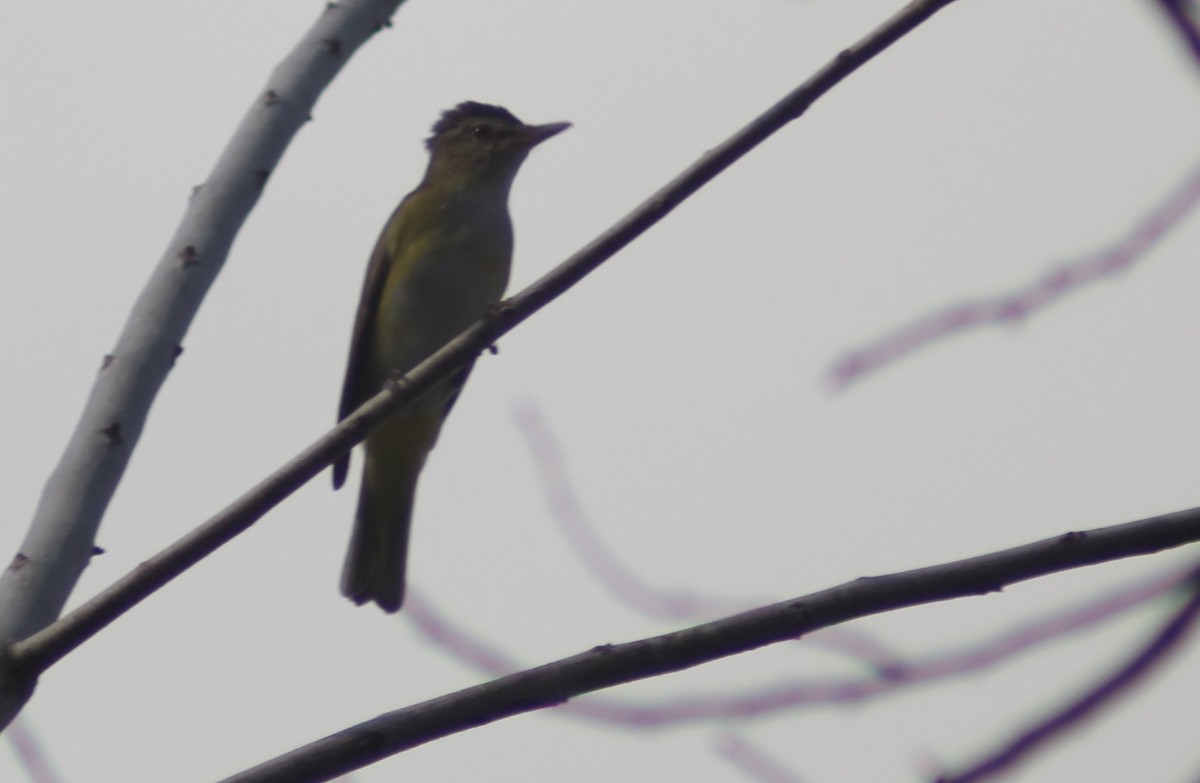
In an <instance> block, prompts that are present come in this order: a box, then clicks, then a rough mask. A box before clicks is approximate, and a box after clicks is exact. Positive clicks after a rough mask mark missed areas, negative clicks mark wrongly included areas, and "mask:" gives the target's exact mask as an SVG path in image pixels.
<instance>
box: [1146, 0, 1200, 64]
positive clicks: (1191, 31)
mask: <svg viewBox="0 0 1200 783" xmlns="http://www.w3.org/2000/svg"><path fill="white" fill-rule="evenodd" d="M1155 2H1156V3H1157V4H1158V7H1159V8H1160V9H1161V10H1162V12H1163V14H1165V15H1166V17H1167V19H1168V20H1169V21H1170V22H1171V24H1172V25H1174V27H1175V30H1176V32H1178V33H1179V37H1180V38H1182V39H1183V42H1184V43H1185V44H1187V47H1188V49H1189V50H1190V51H1191V53H1192V58H1193V59H1194V60H1195V61H1196V65H1198V66H1200V9H1197V7H1196V3H1195V0H1155Z"/></svg>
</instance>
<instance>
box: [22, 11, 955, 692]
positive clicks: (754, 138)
mask: <svg viewBox="0 0 1200 783" xmlns="http://www.w3.org/2000/svg"><path fill="white" fill-rule="evenodd" d="M951 2H953V0H917V1H916V2H912V3H910V4H909V5H908V6H907V7H906V8H905V9H904V10H902V11H901V12H900V13H898V14H896V15H895V16H893V17H892V18H891V19H890V20H888V21H887V22H885V23H884V24H883V25H881V26H880V27H878V28H877V29H876V30H874V31H873V32H871V33H869V34H868V35H867V36H866V37H864V38H863V39H862V40H860V41H859V42H858V43H856V44H854V45H853V46H851V47H850V48H848V49H846V50H844V51H842V52H841V53H840V54H839V55H838V56H837V57H836V58H834V60H833V61H832V62H830V63H829V64H828V65H826V66H825V67H823V68H822V69H821V70H819V71H818V72H817V73H816V74H814V75H813V76H812V77H810V78H809V79H807V80H806V81H805V82H804V83H803V84H801V85H800V86H799V87H797V88H796V89H795V90H793V91H792V92H791V93H789V94H788V95H787V96H786V97H785V98H783V100H781V101H779V102H778V103H776V104H775V105H774V106H772V107H771V108H769V109H768V110H767V111H766V112H764V113H763V114H761V115H759V116H758V117H757V118H756V119H754V120H753V121H752V122H751V123H750V124H749V125H747V126H746V127H745V128H743V129H742V130H740V131H738V132H737V133H736V134H734V135H733V136H732V137H730V138H729V139H728V140H727V141H725V142H724V143H722V144H721V145H719V146H717V147H716V148H714V149H712V150H711V151H710V152H708V153H707V154H705V155H704V156H703V157H701V158H700V159H699V160H698V161H697V162H696V163H694V164H693V165H692V166H691V167H689V168H688V169H687V170H685V171H684V172H683V173H682V174H680V175H679V176H677V177H675V178H674V179H673V180H671V181H670V182H669V183H668V184H667V185H666V186H664V187H663V188H661V189H660V190H659V191H658V192H656V193H655V194H654V195H652V196H651V197H650V198H649V199H647V200H646V201H644V202H642V204H641V205H639V206H638V207H637V208H636V209H634V211H632V212H631V213H629V214H628V215H627V216H625V217H624V218H623V219H621V220H620V221H618V222H617V223H616V224H615V225H614V226H613V227H612V228H610V229H608V230H607V231H605V232H604V233H603V234H601V235H600V236H599V237H597V238H596V239H594V240H593V241H592V242H591V243H589V244H588V245H586V246H585V247H584V248H583V249H581V250H579V251H578V252H576V253H575V254H574V255H572V256H571V257H570V258H568V259H567V260H566V261H564V262H562V263H561V264H559V265H558V266H557V267H555V268H554V269H553V270H551V271H550V272H549V273H547V274H546V275H545V276H543V277H542V278H541V279H540V280H538V281H536V282H534V283H533V284H532V285H530V286H529V287H528V288H526V289H525V290H523V291H521V292H520V293H519V294H517V295H516V296H514V297H512V298H511V299H508V300H506V301H505V302H503V303H502V304H501V306H500V307H499V308H498V309H497V311H496V312H495V313H493V314H492V315H491V316H490V317H489V318H487V319H485V320H483V321H479V322H478V323H476V324H475V325H473V326H472V327H471V328H469V329H467V330H466V331H465V332H463V333H462V334H460V335H459V336H458V337H457V338H455V339H454V340H452V341H450V342H449V343H447V344H446V345H445V346H444V347H443V348H442V349H441V350H439V351H438V352H437V353H435V354H434V355H433V356H431V357H429V359H427V360H426V361H424V362H422V363H421V364H420V365H419V366H418V367H417V368H416V369H414V370H413V371H412V372H410V373H409V374H408V375H406V376H405V377H404V378H402V379H400V380H398V381H395V382H393V383H390V384H388V387H387V388H386V389H384V390H383V391H382V392H380V393H379V394H378V395H376V396H375V397H373V398H372V399H371V400H369V401H368V402H367V403H366V404H365V405H363V406H362V407H361V408H360V409H359V410H358V411H356V412H355V414H354V415H352V416H351V417H349V418H348V419H347V420H345V421H344V422H343V423H342V424H341V425H339V426H338V427H337V428H335V429H334V430H332V431H331V432H330V433H329V434H327V435H325V436H324V437H323V438H322V439H321V440H319V441H317V442H316V443H314V444H313V445H312V446H310V447H309V448H308V449H307V450H305V452H304V453H303V454H301V455H300V456H298V457H296V458H295V459H293V460H292V461H291V462H290V463H288V465H287V466H285V467H284V468H283V469H281V470H279V471H277V472H276V473H275V474H273V475H272V476H270V477H268V478H267V479H266V480H264V481H263V482H261V483H260V484H259V485H258V486H257V487H255V488H254V489H252V490H251V491H250V492H248V493H247V494H245V495H243V496H242V497H241V498H240V499H239V500H237V501H235V502H234V503H233V504H232V505H230V506H229V507H228V508H226V509H225V510H224V511H222V512H221V513H220V514H218V515H217V516H216V517H214V518H213V519H211V520H210V521H209V522H206V523H205V524H204V526H202V527H201V528H199V529H197V530H196V531H195V532H193V533H192V534H190V535H188V536H186V537H185V538H183V539H181V540H180V541H179V542H177V543H176V544H174V545H172V546H171V547H170V548H169V549H167V550H165V551H163V552H162V553H160V554H158V555H156V556H155V557H154V558H152V559H151V560H148V561H147V562H145V563H143V564H142V566H141V567H139V568H138V569H137V570H135V571H134V572H133V573H131V574H130V575H128V576H126V577H125V578H124V579H122V580H121V581H120V582H118V583H117V584H115V585H113V586H112V587H111V588H109V589H108V590H106V591H105V592H104V593H102V594H101V595H100V596H98V597H96V598H95V599H93V600H91V601H89V602H88V603H87V604H85V605H83V606H82V607H80V608H79V609H77V610H75V611H74V612H72V613H71V615H70V616H68V617H65V618H63V620H61V621H59V622H58V623H56V624H55V625H54V626H52V627H50V628H47V629H46V630H45V631H43V632H42V633H39V634H38V635H37V636H36V637H34V638H31V639H28V640H27V641H26V642H24V643H22V644H20V645H17V646H15V647H14V649H13V654H14V659H13V663H14V664H15V665H17V666H23V667H26V670H27V671H31V672H38V671H41V670H43V669H44V668H45V667H47V666H49V665H50V664H52V663H53V662H54V661H56V660H58V659H59V658H61V657H62V656H63V655H65V654H67V653H68V652H70V651H71V650H72V649H74V648H75V647H76V646H78V645H79V644H81V643H82V642H83V641H85V640H86V639H88V638H90V637H91V636H92V635H94V634H95V633H96V632H98V631H99V630H100V629H101V628H103V627H104V626H105V625H107V624H108V623H110V622H112V621H113V620H114V619H116V618H117V617H119V616H120V615H121V614H123V613H124V612H125V611H127V610H128V609H129V608H130V607H132V606H134V605H135V604H136V603H137V602H139V601H141V600H142V599H143V598H145V597H146V596H147V595H150V594H151V593H152V592H154V591H155V590H157V589H158V588H159V587H161V586H162V585H164V584H166V583H167V582H168V581H170V580H171V579H173V578H174V577H175V576H178V575H179V574H180V573H182V572H183V571H184V570H186V569H187V568H188V567H190V566H191V565H193V564H195V563H196V562H198V561H199V560H200V559H201V558H202V557H204V556H205V555H207V554H208V553H210V552H212V551H213V550H214V549H216V548H217V547H219V546H220V545H221V544H223V543H225V542H226V541H228V540H230V539H231V538H233V537H234V536H236V535H237V534H238V533H240V532H242V531H243V530H245V529H246V528H248V527H249V526H250V525H251V524H253V523H254V522H255V521H256V520H257V519H258V518H260V517H261V516H262V515H263V514H265V513H266V512H267V511H268V510H270V509H271V508H272V507H274V506H275V505H276V504H278V503H279V502H280V501H281V500H283V499H284V498H285V497H287V496H288V495H289V494H291V493H292V492H294V491H295V490H296V489H297V488H298V487H300V486H301V485H302V484H304V482H306V481H307V480H308V479H310V478H312V477H313V476H314V475H316V474H317V473H318V472H320V470H321V469H322V468H324V467H325V466H327V465H329V464H330V463H332V462H333V460H334V459H336V458H337V457H338V456H340V455H342V454H344V453H345V452H346V451H347V450H348V449H349V448H351V447H352V446H353V445H354V444H356V443H359V442H361V441H362V440H363V439H364V438H365V437H366V435H367V432H368V431H369V429H370V427H371V425H373V424H376V423H378V422H380V421H382V420H383V419H384V418H386V417H387V416H388V415H389V414H391V413H394V412H395V411H397V410H399V409H400V408H401V407H402V406H403V405H405V404H407V403H409V402H411V401H412V400H414V399H416V398H417V397H418V396H420V395H421V394H422V393H423V392H425V391H426V390H427V389H429V388H430V387H431V386H433V384H435V383H437V382H438V381H439V380H441V379H442V378H445V377H447V376H448V375H450V374H451V373H452V372H454V371H455V370H457V369H458V368H459V367H462V366H463V365H464V364H466V363H467V362H469V361H471V360H472V359H474V358H475V356H477V355H478V354H479V353H480V352H482V351H483V350H485V349H486V348H487V347H488V346H490V345H492V344H493V343H494V342H495V340H496V339H497V338H499V337H500V336H501V335H504V334H506V333H508V332H509V331H510V330H512V329H513V328H515V327H516V325H517V324H519V323H521V322H522V321H524V320H525V319H527V318H529V317H530V316H531V315H533V314H534V313H535V312H537V311H538V310H540V309H541V308H542V307H544V306H545V305H546V304H548V303H549V302H551V301H552V300H554V299H555V298H557V297H558V296H560V295H561V294H562V293H563V292H565V291H566V290H567V289H569V288H571V287H572V286H573V285H575V284H576V283H578V282H579V281H580V280H582V279H583V278H584V277H585V276H586V275H587V274H588V273H590V272H591V271H593V270H594V269H595V268H596V267H598V266H599V265H600V264H602V263H604V261H606V260H608V259H609V258H611V257H612V256H613V255H614V254H615V253H616V252H617V251H619V250H620V249H621V248H623V247H625V246H626V245H628V244H629V243H630V242H632V241H633V240H634V239H635V238H637V237H638V236H640V235H641V234H642V233H644V232H645V231H646V230H647V229H649V228H650V227H651V226H653V225H654V224H655V223H657V222H658V221H659V220H661V219H662V218H663V217H665V216H666V215H667V214H668V213H670V212H671V210H673V209H674V208H675V207H676V206H678V205H679V204H680V203H682V202H683V200H684V199H686V198H687V197H688V196H690V195H691V194H692V193H695V192H696V191H697V190H698V189H700V188H701V187H702V186H703V185H704V184H706V183H707V182H709V181H710V180H711V179H712V178H713V177H715V176H717V175H718V174H720V173H721V172H722V171H724V170H725V169H726V168H728V167H729V166H730V165H732V164H733V163H734V162H736V161H737V160H738V159H739V158H741V157H742V156H743V155H745V154H746V153H747V152H749V151H750V150H751V149H753V148H754V147H755V146H757V145H758V144H759V143H761V142H762V141H763V140H765V139H766V138H767V137H769V136H770V135H771V134H772V133H774V132H775V131H777V130H779V129H780V128H782V127H783V126H784V125H786V124H787V123H788V122H790V121H791V120H793V119H795V118H797V117H799V116H800V115H801V114H803V113H804V112H805V111H806V110H807V109H808V107H809V106H810V105H812V103H813V102H814V101H815V100H817V99H818V98H819V97H821V96H822V95H824V94H825V93H826V92H828V91H829V90H830V89H831V88H833V87H834V86H835V85H837V84H838V83H839V82H841V81H842V80H843V79H845V78H846V77H847V76H849V75H850V74H851V73H853V72H854V71H856V70H857V69H858V68H859V67H861V66H862V65H863V64H865V63H866V62H868V61H869V60H870V59H871V58H873V57H874V56H875V55H877V54H879V53H880V52H882V51H883V50H884V49H886V48H887V47H888V46H890V45H891V44H893V43H895V42H896V41H897V40H899V39H900V38H902V37H903V36H904V35H905V34H907V33H908V32H910V31H911V30H913V29H915V28H916V27H917V26H918V25H919V24H921V23H922V22H923V21H925V20H926V19H928V18H929V17H931V16H932V15H933V14H934V13H935V12H937V11H938V10H940V9H941V8H943V7H945V6H947V5H949V4H950V3H951Z"/></svg>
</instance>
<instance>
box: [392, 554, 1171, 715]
mask: <svg viewBox="0 0 1200 783" xmlns="http://www.w3.org/2000/svg"><path fill="white" fill-rule="evenodd" d="M1192 571H1193V567H1192V566H1188V567H1187V568H1186V569H1182V570H1175V571H1172V572H1170V573H1167V574H1159V575H1156V576H1154V577H1153V578H1151V579H1148V580H1145V581H1143V582H1138V583H1135V584H1132V585H1125V586H1123V587H1121V588H1119V589H1117V590H1113V591H1111V592H1108V593H1105V594H1103V595H1099V596H1094V597H1091V598H1089V599H1088V600H1086V601H1084V602H1082V603H1080V604H1077V605H1072V606H1070V607H1067V608H1066V609H1063V610H1060V611H1056V612H1053V613H1051V614H1048V615H1046V616H1044V617H1039V618H1037V619H1035V620H1031V621H1027V622H1024V623H1020V624H1018V625H1016V626H1015V627H1012V628H1007V629H1004V630H1003V631H999V632H997V633H995V634H992V635H991V636H990V637H988V638H984V639H982V640H977V641H972V643H971V644H969V645H967V646H966V647H963V648H960V649H951V650H943V651H940V652H937V653H934V654H931V655H925V656H922V657H917V658H913V659H910V660H904V659H901V658H899V657H896V658H894V659H892V660H891V661H890V662H889V664H888V665H886V666H881V667H879V668H878V669H876V671H875V672H874V674H872V675H871V676H867V677H863V676H857V677H846V678H842V679H825V680H790V679H785V678H783V677H780V678H778V679H776V680H773V681H771V682H770V683H768V684H767V685H765V686H755V687H752V688H745V689H741V690H739V691H738V692H737V693H734V694H732V695H728V694H719V695H711V694H710V695H703V694H698V695H689V696H685V697H681V698H665V699H656V700H654V701H653V702H651V703H630V702H629V701H627V700H620V701H617V700H615V699H604V698H602V697H599V696H597V697H594V698H589V699H584V700H580V701H574V702H570V703H568V704H564V705H562V706H561V707H560V708H559V709H560V711H561V712H563V713H564V714H567V715H569V716H571V717H576V718H582V719H584V720H589V721H599V722H603V723H608V724H610V725H614V726H622V727H626V728H632V729H637V730H644V729H648V728H660V727H663V726H675V725H679V724H681V723H693V722H697V721H713V720H721V719H729V718H739V719H744V718H754V717H761V716H764V715H771V714H775V713H778V712H781V711H784V710H794V709H796V708H799V707H805V706H815V705H823V704H847V703H861V702H864V701H868V700H871V699H875V698H878V697H880V696H883V695H885V694H888V693H892V692H894V691H896V690H898V689H901V688H911V687H913V686H915V685H921V684H927V683H930V682H934V681H937V680H944V679H949V678H951V677H960V676H963V675H967V674H971V673H975V672H978V671H981V670H985V669H988V668H990V667H993V666H996V665H997V664H999V663H1001V662H1004V661H1007V660H1009V659H1011V658H1013V657H1015V656H1017V655H1020V654H1021V653H1024V652H1027V651H1029V650H1033V649H1037V648H1038V647H1039V646H1041V645H1042V644H1045V643H1046V642H1047V641H1049V640H1051V639H1056V638H1059V637H1062V636H1065V635H1067V634H1071V633H1076V632H1079V631H1082V630H1085V629H1087V628H1091V627H1093V626H1095V625H1097V624H1099V623H1101V622H1104V621H1106V620H1108V619H1110V618H1113V617H1116V616H1119V615H1121V614H1124V613H1126V612H1128V611H1130V610H1131V609H1133V608H1136V607H1138V606H1141V605H1143V604H1145V603H1148V602H1149V601H1153V600H1157V599H1158V598H1160V597H1162V595H1163V594H1164V593H1166V592H1167V591H1169V590H1173V589H1175V588H1177V587H1178V586H1179V584H1180V583H1181V582H1183V581H1185V580H1187V579H1190V578H1191V575H1192ZM408 619H409V621H410V622H412V624H413V625H414V626H415V627H416V629H417V631H418V632H419V633H421V634H422V635H423V636H424V637H425V638H426V639H427V640H428V641H430V642H431V643H433V644H435V645H437V646H439V647H441V648H442V649H443V650H444V651H445V652H446V653H447V654H448V655H450V656H451V657H453V658H455V659H457V660H459V661H461V662H463V663H465V664H467V665H469V666H472V667H473V668H475V669H476V670H477V671H480V672H482V673H484V674H488V675H491V676H493V677H499V676H502V675H505V674H510V673H512V672H515V671H518V670H520V669H521V668H522V666H521V665H519V664H518V663H517V661H516V660H515V659H513V658H511V657H509V656H507V655H505V654H504V653H503V652H501V651H500V650H498V649H497V648H496V647H495V646H493V645H489V644H487V643H486V642H484V641H482V640H480V639H479V638H478V637H476V636H473V635H471V634H470V633H468V632H467V631H465V630H463V629H461V628H458V627H456V626H455V625H454V624H453V623H452V622H450V621H448V620H446V619H445V618H444V617H442V616H441V615H440V614H439V613H438V612H437V611H436V610H435V609H434V608H433V607H432V606H431V605H430V604H429V603H428V602H427V601H425V599H424V598H423V597H421V596H418V597H416V599H415V603H414V605H413V607H412V609H411V610H410V613H409V615H408ZM831 630H837V629H836V628H834V629H823V630H822V631H818V632H817V633H818V634H819V633H826V632H828V631H831ZM809 638H810V637H808V636H806V637H804V639H801V640H797V641H808V640H809Z"/></svg>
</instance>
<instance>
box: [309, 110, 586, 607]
mask: <svg viewBox="0 0 1200 783" xmlns="http://www.w3.org/2000/svg"><path fill="white" fill-rule="evenodd" d="M568 127H570V124H569V123H565V122H558V123H551V124H547V125H526V124H525V123H523V122H521V121H520V120H518V119H517V118H516V117H514V116H513V115H512V114H510V113H509V112H508V111H507V110H505V109H502V108H500V107H499V106H489V105H487V104H483V103H476V102H474V101H467V102H465V103H460V104H459V105H458V106H455V107H454V108H453V109H450V110H449V111H447V112H445V113H443V114H442V116H441V118H440V119H439V120H438V121H437V123H435V124H434V126H433V133H432V135H431V136H430V137H429V139H428V140H427V141H426V142H425V144H426V146H427V147H428V148H429V167H428V168H427V169H426V170H425V178H424V179H422V180H421V184H420V185H418V186H417V189H416V190H414V191H413V192H412V193H409V194H408V195H407V196H406V197H405V198H404V200H403V201H401V202H400V206H398V207H397V208H396V211H395V212H393V213H392V216H391V218H389V219H388V222H387V225H385V226H384V227H383V232H382V233H381V234H380V235H379V240H378V241H377V242H376V243H375V249H374V251H372V253H371V260H370V263H369V264H368V266H367V277H366V281H365V282H364V284H363V290H362V298H361V300H360V301H359V305H358V315H357V316H356V317H355V320H354V335H353V338H352V340H351V342H350V361H349V365H348V367H347V369H346V380H345V384H344V385H343V387H342V403H341V408H340V410H339V412H338V418H339V420H340V419H344V418H345V417H346V416H348V415H349V414H350V413H351V412H353V411H354V409H355V408H357V407H359V406H360V405H361V404H362V403H363V402H365V401H366V400H367V399H368V398H370V397H372V396H374V395H375V394H377V393H378V392H379V391H380V390H381V389H382V388H383V384H384V383H385V382H386V381H387V379H388V378H389V377H391V376H393V375H396V374H402V373H405V372H408V371H409V370H411V369H412V368H414V367H416V366H417V365H418V364H420V363H421V362H422V361H423V360H424V359H426V358H427V357H429V356H430V355H431V354H432V353H433V352H434V351H436V350H437V349H438V348H440V347H442V345H443V344H445V343H446V342H448V341H449V340H450V339H452V338H453V337H455V336H457V335H458V334H459V333H460V332H462V331H463V330H464V329H466V328H467V327H468V326H470V325H471V324H472V323H474V322H475V321H477V320H479V319H480V318H481V317H483V316H484V315H485V314H486V313H487V311H488V309H489V308H491V307H492V306H494V305H495V304H497V303H498V302H499V301H500V297H501V295H503V293H504V288H505V286H507V285H508V272H509V266H510V264H511V261H512V245H513V234H512V223H511V222H510V220H509V217H508V192H509V189H510V188H511V186H512V182H513V178H514V177H516V175H517V170H518V169H519V168H520V167H521V163H522V162H523V161H524V160H525V157H526V155H528V154H529V151H530V150H531V149H533V148H534V147H535V146H536V145H538V144H540V143H541V142H543V141H545V140H546V139H548V138H550V137H551V136H553V135H555V134H557V133H560V132H562V131H564V130H566V129H567V128H568ZM470 371H471V367H470V365H468V366H467V367H464V368H463V369H462V370H461V371H459V372H458V373H457V374H456V375H455V376H453V377H451V378H448V379H446V380H444V381H442V382H441V383H439V384H438V385H437V386H435V387H433V388H432V389H431V390H430V391H429V392H428V393H426V394H424V395H422V396H421V398H420V399H418V400H417V401H416V402H415V403H414V404H412V405H411V406H409V407H408V408H407V409H405V410H404V411H402V412H401V413H399V414H397V415H396V416H394V417H392V418H391V419H389V420H387V421H386V422H384V423H383V424H382V425H381V426H380V427H379V428H378V429H376V430H375V431H373V432H372V433H371V435H370V436H368V438H367V440H366V462H365V465H364V467H363V478H362V489H361V490H360V492H359V496H358V512H357V514H356V516H355V520H354V533H353V534H352V536H351V538H350V551H349V553H348V554H347V555H346V565H345V570H344V571H343V572H342V592H343V593H344V594H345V595H346V596H347V597H348V598H349V599H350V600H352V601H354V602H355V603H357V604H363V603H366V602H368V601H374V602H375V603H377V604H379V606H380V607H381V608H383V610H384V611H387V612H394V611H396V610H397V609H399V608H400V604H401V603H402V602H403V600H404V568H405V559H406V557H407V553H408V535H409V525H410V522H411V517H412V508H413V497H414V495H415V493H416V487H417V476H418V475H419V474H420V472H421V467H422V466H423V465H424V464H425V457H426V456H427V455H428V454H429V451H430V450H431V449H432V448H433V445H434V443H435V442H436V441H437V437H438V432H439V430H440V429H441V427H442V421H443V420H444V419H445V417H446V414H447V413H449V411H450V407H451V406H452V405H453V404H454V400H455V398H456V397H457V396H458V393H459V391H460V390H461V389H462V385H463V383H464V382H465V381H466V379H467V375H468V374H469V373H470ZM349 465H350V456H349V455H348V454H347V455H346V456H344V457H342V458H341V459H339V460H338V461H337V462H336V463H334V465H333V487H334V489H337V488H339V487H341V486H342V484H343V483H344V482H345V480H346V471H347V469H348V468H349Z"/></svg>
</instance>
